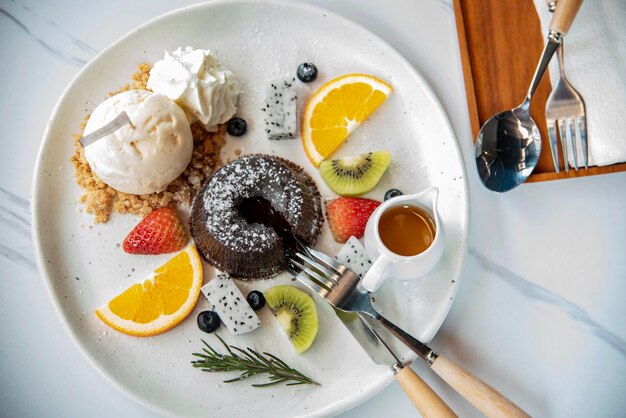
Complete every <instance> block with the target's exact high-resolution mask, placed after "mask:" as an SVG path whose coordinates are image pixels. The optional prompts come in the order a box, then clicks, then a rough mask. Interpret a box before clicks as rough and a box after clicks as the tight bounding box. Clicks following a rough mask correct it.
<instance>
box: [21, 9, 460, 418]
mask: <svg viewBox="0 0 626 418" xmlns="http://www.w3.org/2000/svg"><path fill="white" fill-rule="evenodd" d="M233 4H239V5H244V4H247V5H251V6H253V5H263V6H268V5H269V6H280V7H286V8H291V9H297V10H298V11H301V12H304V13H321V14H325V17H326V18H330V19H333V20H334V21H335V23H336V24H338V25H341V26H343V27H348V28H349V29H351V30H353V31H355V32H360V33H362V34H363V35H368V36H370V37H371V40H373V41H375V42H378V43H379V44H380V46H381V47H383V48H384V49H385V50H386V51H388V52H389V53H391V54H394V55H396V59H397V60H398V61H399V62H400V64H401V65H402V66H404V69H405V70H406V71H408V72H409V73H410V75H411V76H412V78H414V79H416V80H417V81H418V82H419V83H420V85H421V87H422V88H423V91H424V94H425V95H426V96H427V98H428V99H429V100H430V102H431V103H432V105H433V106H434V110H435V111H437V112H438V113H439V114H441V115H442V116H443V121H442V122H443V124H444V125H445V126H444V128H445V129H446V130H447V131H448V132H449V134H450V135H451V136H452V138H454V141H453V142H454V145H453V146H454V147H455V150H456V152H457V156H458V160H459V161H460V163H461V164H460V165H461V170H462V173H463V179H462V180H463V191H464V193H463V196H462V199H463V200H464V203H465V210H464V211H462V212H461V216H462V218H463V219H464V221H465V228H464V229H463V230H462V240H461V241H462V242H461V250H462V251H461V259H460V260H459V262H458V266H457V268H456V269H455V270H454V276H455V278H456V279H457V282H458V283H457V286H455V287H454V289H453V294H452V298H453V300H452V303H449V304H446V306H447V310H446V312H445V314H444V315H443V317H442V319H441V321H440V323H439V325H438V326H437V327H436V328H435V331H434V335H436V333H437V332H438V330H439V329H440V328H441V326H442V325H443V323H444V321H445V319H446V318H447V316H448V313H449V311H450V309H451V307H452V304H453V303H454V300H455V299H456V294H457V292H458V289H459V286H460V280H459V279H460V277H461V273H462V270H463V267H464V265H465V262H466V258H467V248H468V241H469V235H470V226H471V222H470V221H471V212H470V203H471V200H470V193H469V181H468V179H467V169H466V166H465V160H464V158H463V153H462V151H461V147H460V144H459V140H458V137H457V135H456V132H455V131H454V128H453V127H452V124H451V122H450V118H449V116H448V112H446V110H445V108H444V107H443V105H442V104H441V101H440V100H439V98H438V97H437V95H436V94H435V93H434V91H433V89H432V88H431V86H430V85H429V84H428V82H427V81H426V79H425V78H424V77H423V76H422V74H421V73H420V72H419V71H418V70H417V69H416V68H415V67H414V66H413V65H412V64H411V63H410V62H409V61H408V60H407V59H406V58H405V57H404V56H403V55H402V54H401V53H400V52H399V51H398V50H397V49H396V48H395V47H393V46H392V45H391V44H389V43H388V42H387V41H385V40H384V39H382V38H381V37H380V36H378V35H377V34H376V33H374V32H372V31H370V30H369V29H367V28H366V27H364V26H362V25H360V24H359V23H357V22H355V21H353V20H351V19H349V18H347V17H344V16H342V15H340V14H338V13H335V12H333V11H330V10H328V9H325V8H323V7H320V6H317V5H311V4H308V3H301V2H294V1H289V0H210V1H206V2H202V3H197V4H191V5H187V6H183V7H180V8H177V9H174V10H171V11H169V12H166V13H163V14H160V15H158V16H156V17H153V18H151V19H149V20H147V21H145V22H144V23H142V24H140V25H139V26H136V27H135V28H133V29H131V30H130V31H128V32H127V33H125V34H124V35H122V36H121V37H119V38H118V39H117V40H115V41H114V42H112V43H111V44H109V45H108V46H107V47H106V48H104V49H103V50H102V51H100V52H99V53H98V54H96V55H95V56H94V57H93V58H92V59H91V60H90V61H89V62H87V63H86V64H85V65H84V66H83V67H82V68H81V69H80V71H78V72H77V73H76V74H75V75H74V76H73V77H72V79H71V81H70V82H69V84H68V85H67V86H66V87H65V89H64V90H63V92H62V93H61V95H60V96H59V99H58V100H57V102H56V104H55V105H54V107H53V110H52V113H51V115H50V117H49V118H48V121H47V123H46V128H45V130H44V132H43V135H42V138H41V142H40V144H39V148H38V151H37V158H36V161H35V166H34V169H33V173H34V175H33V180H32V183H31V189H30V195H31V199H30V205H29V208H30V215H31V239H32V242H33V250H34V258H35V261H36V264H37V270H38V272H39V275H40V277H41V278H42V279H43V281H44V283H45V286H46V289H47V292H48V295H49V296H50V297H51V299H52V302H53V305H54V310H55V311H56V312H57V314H58V316H59V318H60V319H61V322H62V323H63V326H64V328H65V329H66V330H67V331H68V333H69V335H70V336H71V338H72V340H73V342H74V344H75V346H76V347H77V348H78V350H79V351H80V352H81V353H82V354H83V355H84V356H85V358H87V360H88V361H89V363H90V364H91V365H92V366H93V367H94V368H95V369H96V370H97V371H98V372H99V373H100V375H101V376H103V377H104V378H105V379H106V380H107V381H108V382H109V383H110V384H112V385H113V386H114V387H115V388H116V389H117V390H118V391H119V392H121V393H122V394H124V395H125V396H126V397H127V399H131V400H133V401H134V402H136V403H138V404H139V405H142V406H144V407H146V408H147V409H148V410H150V411H152V412H156V413H158V414H160V415H164V416H171V415H173V413H172V412H173V411H171V410H167V409H163V408H161V407H160V406H157V405H155V404H152V403H150V402H147V401H146V400H145V399H143V398H142V397H140V396H139V395H138V394H136V393H135V392H134V391H132V390H130V389H128V388H126V387H124V386H123V385H122V383H121V382H119V381H118V380H117V379H115V378H114V377H113V375H111V374H110V373H109V372H108V371H107V370H105V368H104V367H102V366H101V365H100V363H99V362H98V361H96V358H95V357H94V356H93V355H92V354H91V352H90V351H88V350H87V348H86V347H85V346H84V345H83V344H82V343H81V341H80V339H79V336H78V334H77V332H75V330H74V329H73V328H72V327H71V326H70V323H69V320H68V318H67V314H66V313H65V311H64V310H62V309H60V308H59V307H60V305H61V300H60V299H59V298H58V297H57V295H56V293H55V290H54V288H53V286H52V280H51V277H52V274H51V272H50V271H49V269H48V267H47V263H46V262H45V257H44V249H43V247H42V244H41V240H40V234H39V225H40V222H39V218H40V217H41V215H40V211H41V207H40V205H38V204H37V202H38V200H39V192H38V190H39V189H40V187H41V186H42V182H43V179H44V177H45V176H43V173H42V171H41V170H42V165H43V152H44V148H45V147H46V144H47V143H48V142H49V141H50V140H51V139H50V132H51V130H52V126H53V124H54V122H55V121H56V119H57V118H58V114H59V112H60V110H61V108H62V106H63V105H64V102H65V101H66V99H68V97H69V96H70V92H71V91H72V90H73V89H74V88H75V86H76V85H77V84H78V82H79V81H80V79H81V78H82V76H83V74H84V73H86V72H87V71H88V70H89V68H90V67H91V66H92V65H93V63H94V62H96V61H97V60H98V59H100V58H101V56H102V55H105V54H107V53H108V52H109V51H111V50H113V49H115V48H116V47H117V46H118V45H119V44H121V43H123V42H125V41H126V40H127V39H128V38H131V37H133V36H134V35H136V34H137V33H138V32H140V31H142V30H143V29H144V28H145V27H147V26H151V25H154V24H157V23H158V22H159V21H161V20H166V19H169V18H171V17H173V16H175V15H182V14H185V13H188V12H189V11H190V10H193V9H203V8H212V7H216V6H220V5H233ZM393 380H394V379H393V375H392V374H383V375H381V377H380V378H379V379H378V380H375V381H373V382H372V383H371V384H369V385H367V386H366V387H363V388H361V389H362V390H360V391H358V392H356V393H354V394H353V396H350V397H348V398H345V399H343V400H338V401H337V402H335V403H333V404H332V405H330V406H327V407H324V408H321V409H318V410H316V411H314V412H311V413H308V414H307V415H306V416H309V417H313V416H327V415H330V416H334V415H337V414H340V413H342V412H345V411H347V410H349V409H352V408H354V407H356V406H357V405H359V404H361V403H363V402H365V401H366V400H368V399H370V398H372V397H374V396H375V395H376V394H377V393H379V392H380V391H382V390H383V389H384V388H386V387H387V386H388V385H389V384H390V383H391V382H392V381H393Z"/></svg>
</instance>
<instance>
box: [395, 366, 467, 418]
mask: <svg viewBox="0 0 626 418" xmlns="http://www.w3.org/2000/svg"><path fill="white" fill-rule="evenodd" d="M396 380H397V381H398V383H399V384H400V387H402V390H404V392H405V393H406V396H408V397H409V399H410V400H411V402H413V405H415V408H416V409H417V410H418V411H419V413H420V414H421V415H422V417H424V418H448V417H450V418H456V416H457V415H456V414H455V413H454V412H453V411H452V409H450V407H449V406H448V405H446V403H445V402H444V401H443V400H442V399H441V398H440V397H439V395H437V394H436V393H435V391H434V390H433V389H432V388H431V387H430V386H428V385H427V384H426V382H424V381H423V380H422V379H421V378H420V377H419V376H418V375H417V374H416V373H415V372H414V371H413V369H411V368H410V367H409V366H407V367H404V368H403V369H402V370H400V371H399V372H398V373H397V374H396Z"/></svg>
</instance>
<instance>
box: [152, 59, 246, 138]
mask: <svg viewBox="0 0 626 418" xmlns="http://www.w3.org/2000/svg"><path fill="white" fill-rule="evenodd" d="M148 88H149V89H151V90H152V91H154V92H155V93H161V94H164V95H166V96H167V97H169V98H170V99H172V100H174V101H176V103H178V104H179V105H180V106H181V107H182V108H183V110H185V112H186V113H187V114H188V115H189V117H190V120H191V121H192V122H193V121H196V120H198V121H200V123H201V124H202V126H204V128H205V129H206V130H207V131H209V132H215V131H217V127H218V125H219V124H222V123H225V122H226V121H228V120H229V119H230V118H231V117H232V116H233V115H234V114H235V112H236V111H237V98H238V96H239V84H238V83H237V80H236V79H235V76H234V75H233V73H232V72H231V71H230V70H228V69H226V68H224V67H223V66H222V65H221V64H220V63H219V62H218V61H217V59H216V58H215V56H214V54H212V53H211V51H209V50H206V49H193V48H191V47H186V48H178V49H176V50H175V51H165V57H164V58H163V59H162V60H160V61H157V62H156V63H155V64H154V66H153V67H152V69H151V70H150V78H148Z"/></svg>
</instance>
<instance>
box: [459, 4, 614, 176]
mask: <svg viewBox="0 0 626 418" xmlns="http://www.w3.org/2000/svg"><path fill="white" fill-rule="evenodd" d="M546 7H547V6H546ZM454 12H455V18H456V25H457V32H458V36H459V47H460V52H461V60H462V63H463V75H464V78H465V90H466V93H467V104H468V108H469V114H470V122H471V125H472V133H473V136H474V139H475V138H476V136H477V135H478V131H479V130H480V127H481V126H482V124H483V123H485V122H486V121H487V119H489V118H490V117H491V116H492V115H494V114H496V113H498V112H501V111H503V110H506V109H511V108H513V107H515V106H517V105H519V104H520V103H521V101H522V100H523V98H524V97H525V96H526V92H527V90H528V85H529V84H530V80H531V79H532V76H533V73H534V71H535V67H536V65H537V61H538V60H539V57H540V56H541V53H542V50H543V45H544V37H543V35H542V32H541V26H540V22H539V16H538V15H537V11H536V9H535V6H534V4H533V1H532V0H454ZM551 91H552V87H551V85H550V77H549V75H548V73H546V75H545V76H544V77H543V80H542V81H541V83H540V84H539V87H538V89H537V92H536V93H535V96H534V97H533V101H532V103H531V107H530V113H531V115H532V117H533V119H534V120H535V121H536V122H537V125H539V131H540V133H541V141H542V144H541V156H540V157H539V162H538V164H537V167H535V170H534V171H533V173H532V174H531V176H530V177H529V178H528V180H527V181H545V180H557V179H563V178H571V177H581V176H588V175H593V174H605V173H615V172H618V171H626V163H621V164H614V165H611V166H605V167H590V168H589V169H588V170H584V169H582V170H578V171H576V170H574V169H570V170H569V171H568V172H567V173H566V172H565V170H564V164H563V158H562V155H563V153H562V152H561V151H559V155H560V156H561V158H560V161H559V164H560V167H561V171H560V172H559V173H556V172H555V170H554V166H553V164H552V156H551V153H550V144H549V142H548V132H547V129H546V118H545V107H546V100H547V99H548V96H549V95H550V92H551Z"/></svg>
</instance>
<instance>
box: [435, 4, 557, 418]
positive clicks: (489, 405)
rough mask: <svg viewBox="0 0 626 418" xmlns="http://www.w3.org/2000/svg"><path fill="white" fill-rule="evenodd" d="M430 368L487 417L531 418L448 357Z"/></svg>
mask: <svg viewBox="0 0 626 418" xmlns="http://www.w3.org/2000/svg"><path fill="white" fill-rule="evenodd" d="M559 1H562V0H559ZM430 367H431V368H432V369H433V370H434V371H435V373H437V374H438V375H439V376H440V377H441V378H442V379H443V380H445V381H446V382H447V383H448V384H449V385H450V386H452V387H453V388H454V389H455V390H456V391H457V392H459V394H461V396H463V397H464V398H465V399H467V400H468V401H469V402H470V403H471V404H472V405H474V406H475V407H476V408H478V409H479V410H480V412H482V413H483V414H485V415H486V416H487V417H489V418H492V417H498V418H501V417H530V415H528V414H527V413H526V412H524V411H523V410H522V409H521V408H520V407H519V406H517V405H515V404H514V403H513V402H511V401H510V400H508V399H507V398H505V397H504V396H503V395H502V394H501V393H499V392H498V391H497V390H495V389H494V388H492V387H491V386H489V385H488V384H486V383H485V382H483V381H482V380H480V379H479V378H477V377H476V376H474V375H472V374H471V373H470V372H468V371H467V370H465V369H464V368H463V367H461V366H459V365H458V364H456V363H454V362H452V361H450V360H448V359H447V358H446V357H444V356H442V355H439V357H437V359H436V360H435V361H434V362H433V364H432V365H431V366H430Z"/></svg>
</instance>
